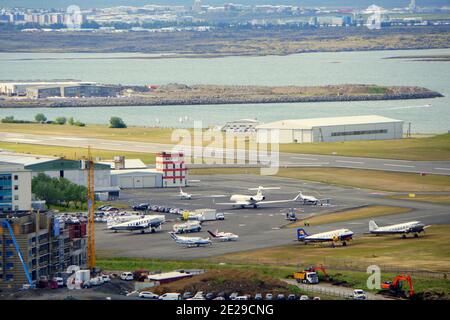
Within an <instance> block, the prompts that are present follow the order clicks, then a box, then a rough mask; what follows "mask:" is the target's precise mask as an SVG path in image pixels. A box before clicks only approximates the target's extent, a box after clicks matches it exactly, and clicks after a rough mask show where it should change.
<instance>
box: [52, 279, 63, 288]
mask: <svg viewBox="0 0 450 320" xmlns="http://www.w3.org/2000/svg"><path fill="white" fill-rule="evenodd" d="M53 281H55V282H56V283H57V284H58V287H59V288H61V287H64V279H63V278H61V277H54V278H53Z"/></svg>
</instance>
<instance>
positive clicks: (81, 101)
mask: <svg viewBox="0 0 450 320" xmlns="http://www.w3.org/2000/svg"><path fill="white" fill-rule="evenodd" d="M439 97H444V95H442V94H441V93H438V92H435V91H428V92H420V93H401V94H382V95H341V96H334V95H322V96H310V97H298V96H275V97H267V96H266V97H260V98H254V97H252V98H245V97H243V98H226V97H223V98H222V97H203V98H193V99H172V98H156V99H155V98H154V97H123V98H121V97H118V98H64V99H23V100H22V99H21V100H20V101H18V100H12V99H0V108H2V109H3V108H89V107H125V106H126V107H130V106H131V107H137V106H149V107H151V106H174V105H225V104H267V103H274V104H278V103H311V102H346V101H349V102H351V101H380V100H411V99H430V98H439Z"/></svg>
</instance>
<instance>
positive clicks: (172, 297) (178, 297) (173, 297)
mask: <svg viewBox="0 0 450 320" xmlns="http://www.w3.org/2000/svg"><path fill="white" fill-rule="evenodd" d="M159 300H181V294H179V293H164V294H163V295H160V296H159Z"/></svg>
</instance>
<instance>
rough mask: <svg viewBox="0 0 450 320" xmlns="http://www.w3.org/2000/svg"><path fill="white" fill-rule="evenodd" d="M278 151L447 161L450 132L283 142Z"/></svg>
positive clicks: (449, 150)
mask: <svg viewBox="0 0 450 320" xmlns="http://www.w3.org/2000/svg"><path fill="white" fill-rule="evenodd" d="M280 152H292V153H306V154H323V155H341V156H352V157H366V158H385V159H402V160H450V134H441V135H436V136H433V137H426V138H407V139H401V140H378V141H376V140H373V141H346V142H321V143H302V144H282V145H280Z"/></svg>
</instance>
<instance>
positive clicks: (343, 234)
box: [297, 228, 353, 248]
mask: <svg viewBox="0 0 450 320" xmlns="http://www.w3.org/2000/svg"><path fill="white" fill-rule="evenodd" d="M352 237H353V231H351V230H349V229H338V230H332V231H327V232H321V233H316V234H311V235H310V234H308V233H307V232H306V231H305V229H302V228H299V229H297V240H298V241H302V242H304V243H305V244H308V243H309V242H331V243H332V244H331V246H332V247H333V248H334V247H335V243H336V242H339V241H340V242H342V245H343V246H346V245H347V241H350V240H352Z"/></svg>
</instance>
